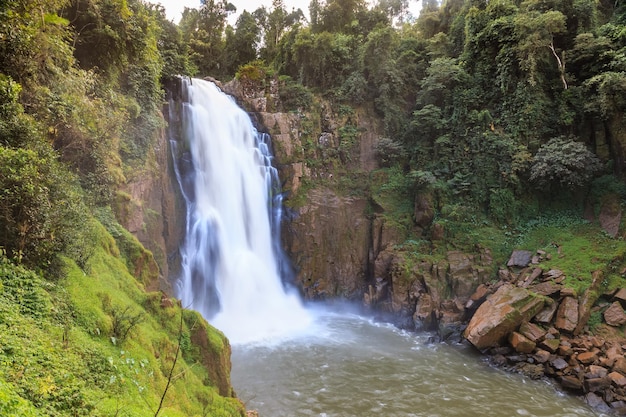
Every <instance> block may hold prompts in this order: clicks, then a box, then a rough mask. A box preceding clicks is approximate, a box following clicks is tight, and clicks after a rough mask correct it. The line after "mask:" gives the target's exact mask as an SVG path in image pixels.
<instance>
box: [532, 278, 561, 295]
mask: <svg viewBox="0 0 626 417" xmlns="http://www.w3.org/2000/svg"><path fill="white" fill-rule="evenodd" d="M562 288H563V286H562V285H560V284H556V283H554V282H552V281H546V282H542V283H541V284H537V285H533V286H532V287H531V289H532V290H533V291H534V292H536V293H537V294H541V295H552V294H556V293H557V292H559V291H561V289H562Z"/></svg>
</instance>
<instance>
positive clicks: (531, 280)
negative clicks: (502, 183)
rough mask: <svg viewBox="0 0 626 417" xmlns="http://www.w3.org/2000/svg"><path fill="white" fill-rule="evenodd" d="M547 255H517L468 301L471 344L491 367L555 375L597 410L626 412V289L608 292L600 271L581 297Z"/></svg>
mask: <svg viewBox="0 0 626 417" xmlns="http://www.w3.org/2000/svg"><path fill="white" fill-rule="evenodd" d="M542 256H545V253H543V252H542V251H538V252H536V253H531V252H528V251H515V252H513V254H512V256H511V258H510V259H509V262H508V264H507V268H502V269H501V270H500V271H499V274H498V275H499V280H498V281H497V282H495V283H490V284H485V285H481V286H479V287H478V289H477V290H476V292H475V293H474V294H473V295H472V296H471V297H470V300H469V301H468V302H467V304H466V313H468V317H469V320H468V322H467V323H468V324H467V327H466V328H465V330H464V332H463V337H464V338H465V339H467V340H468V341H469V342H470V343H471V344H472V345H474V346H475V347H476V348H477V349H478V350H480V351H481V352H482V353H484V354H486V355H488V356H489V359H490V362H491V363H493V364H495V365H497V366H499V367H503V368H505V369H508V370H511V371H515V372H520V373H522V374H524V375H527V376H529V377H530V378H533V379H539V378H550V379H552V380H554V381H555V382H557V383H558V384H559V385H560V386H561V387H562V388H563V389H564V390H565V391H567V392H570V393H572V394H574V395H577V396H581V397H582V398H584V400H585V401H586V402H587V403H588V404H589V405H590V406H592V407H593V408H595V409H597V410H599V411H601V412H606V413H610V414H614V415H619V416H624V415H626V358H625V357H624V352H626V338H625V337H624V324H626V313H625V312H624V307H625V306H626V289H624V288H619V289H614V290H611V291H606V290H605V289H603V285H602V284H603V282H604V277H603V273H602V272H601V271H596V272H594V273H593V276H592V280H591V284H590V285H589V286H588V287H587V288H586V289H585V290H584V291H583V292H582V293H581V294H577V291H576V290H575V289H573V288H572V287H571V286H568V285H565V281H566V276H565V275H564V273H563V272H562V271H560V270H557V269H548V270H546V269H542V268H541V266H540V263H541V260H542Z"/></svg>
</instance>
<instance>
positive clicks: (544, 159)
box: [530, 137, 602, 189]
mask: <svg viewBox="0 0 626 417" xmlns="http://www.w3.org/2000/svg"><path fill="white" fill-rule="evenodd" d="M601 168H602V165H601V163H600V160H599V159H598V157H596V156H595V155H594V154H593V153H592V152H591V151H589V150H588V149H587V148H586V147H585V145H584V144H582V143H580V142H577V141H576V140H575V139H574V138H572V137H558V138H553V139H551V140H550V141H548V143H546V144H545V145H543V146H542V147H541V148H540V149H539V152H537V154H536V155H535V156H534V158H533V162H532V166H531V168H530V179H531V181H533V182H534V183H535V184H537V186H539V187H546V188H548V189H549V188H550V187H551V186H554V185H558V186H561V187H563V188H566V189H576V188H580V187H583V186H585V185H587V184H589V182H590V181H591V179H592V177H593V175H594V174H595V173H596V172H598V171H600V169H601Z"/></svg>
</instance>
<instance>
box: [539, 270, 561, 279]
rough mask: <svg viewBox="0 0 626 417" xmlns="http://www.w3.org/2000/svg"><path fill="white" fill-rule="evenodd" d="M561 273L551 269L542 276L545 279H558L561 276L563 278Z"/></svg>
mask: <svg viewBox="0 0 626 417" xmlns="http://www.w3.org/2000/svg"><path fill="white" fill-rule="evenodd" d="M563 275H564V274H563V271H561V270H558V269H551V270H549V271H548V272H546V273H544V274H543V277H544V278H545V279H557V278H560V277H561V276H563Z"/></svg>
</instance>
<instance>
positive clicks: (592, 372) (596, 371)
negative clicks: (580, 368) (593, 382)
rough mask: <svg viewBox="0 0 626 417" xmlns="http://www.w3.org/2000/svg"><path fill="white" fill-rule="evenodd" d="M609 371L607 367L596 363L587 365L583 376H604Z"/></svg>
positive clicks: (589, 377) (590, 377) (588, 377)
mask: <svg viewBox="0 0 626 417" xmlns="http://www.w3.org/2000/svg"><path fill="white" fill-rule="evenodd" d="M608 373H609V371H608V369H606V368H604V367H602V366H597V365H589V367H588V368H587V372H586V373H585V378H587V379H593V378H604V377H605V376H607V374H608Z"/></svg>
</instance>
